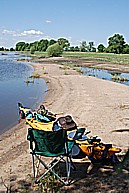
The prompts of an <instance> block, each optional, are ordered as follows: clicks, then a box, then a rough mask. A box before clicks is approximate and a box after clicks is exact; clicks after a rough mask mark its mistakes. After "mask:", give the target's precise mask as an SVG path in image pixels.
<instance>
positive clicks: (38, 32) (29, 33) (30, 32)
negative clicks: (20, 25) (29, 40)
mask: <svg viewBox="0 0 129 193" xmlns="http://www.w3.org/2000/svg"><path fill="white" fill-rule="evenodd" d="M23 34H25V35H42V34H43V32H41V31H36V30H34V29H32V30H28V31H24V32H23Z"/></svg>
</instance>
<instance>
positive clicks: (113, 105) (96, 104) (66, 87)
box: [0, 62, 129, 192]
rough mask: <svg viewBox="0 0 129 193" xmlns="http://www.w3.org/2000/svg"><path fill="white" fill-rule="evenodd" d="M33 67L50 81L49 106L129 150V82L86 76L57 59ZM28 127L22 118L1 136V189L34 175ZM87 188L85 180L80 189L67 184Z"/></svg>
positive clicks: (45, 103) (123, 150)
mask: <svg viewBox="0 0 129 193" xmlns="http://www.w3.org/2000/svg"><path fill="white" fill-rule="evenodd" d="M33 67H34V74H36V73H38V74H40V75H41V76H42V77H43V78H44V79H45V80H46V83H47V85H48V91H47V94H46V98H45V100H44V101H43V102H42V104H44V105H45V106H46V108H48V109H49V110H50V111H52V112H54V113H58V112H63V115H71V116H72V117H73V119H74V120H75V122H76V123H77V125H78V127H85V128H87V130H88V131H91V133H90V134H89V136H99V137H100V138H101V139H102V141H103V142H105V143H112V144H113V145H114V146H117V147H120V148H121V149H122V152H121V154H123V153H124V152H126V151H127V149H128V148H129V87H128V86H125V85H122V84H119V83H115V82H111V81H107V80H101V79H98V78H95V77H86V76H83V75H82V74H80V73H79V72H77V71H75V70H73V69H71V68H64V67H63V66H62V65H59V64H55V63H54V62H53V63H46V64H45V63H44V62H43V63H42V62H40V63H34V64H33ZM21 102H22V101H21ZM25 105H27V104H25ZM27 128H28V125H26V124H25V121H24V120H23V121H22V122H21V123H19V124H18V125H17V126H15V127H14V128H12V129H10V130H9V131H8V132H6V133H4V134H2V135H1V136H0V177H2V178H1V179H0V191H1V192H2V191H5V190H6V188H5V185H4V183H5V184H6V185H7V186H8V187H9V186H10V185H11V186H12V188H14V187H15V188H16V187H17V186H19V184H20V182H21V181H22V183H23V182H24V180H25V179H29V175H32V169H31V155H30V154H29V152H30V151H29V144H28V141H27V140H26V135H27ZM115 130H117V132H116V131H115ZM77 173H78V172H77ZM126 173H128V171H127V172H126ZM80 178H82V177H81V175H80ZM83 178H84V179H83V182H85V180H86V179H87V177H86V171H83ZM10 179H11V180H10ZM80 180H81V179H80ZM128 180H129V179H128ZM3 181H4V183H3ZM80 183H81V181H80ZM116 184H117V182H116ZM82 187H83V188H82ZM85 188H86V187H85V183H82V185H81V189H80V191H78V188H77V189H76V183H75V187H74V188H73V185H72V186H71V187H69V188H68V187H67V192H68V190H69V192H74V191H76V192H86V189H85ZM62 192H63V189H62ZM100 192H101V191H100ZM116 192H117V191H116Z"/></svg>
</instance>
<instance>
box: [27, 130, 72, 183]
mask: <svg viewBox="0 0 129 193" xmlns="http://www.w3.org/2000/svg"><path fill="white" fill-rule="evenodd" d="M27 139H28V140H29V142H30V150H31V152H30V153H31V154H32V166H33V173H34V181H35V182H36V183H38V182H40V180H41V179H42V178H44V177H45V175H46V174H47V173H48V172H51V173H53V174H54V175H55V176H56V177H57V178H58V179H59V180H60V181H61V182H63V184H64V185H68V184H69V183H70V179H69V178H70V171H71V168H73V169H75V167H74V165H73V163H72V159H71V158H72V154H71V152H72V149H73V147H74V144H75V142H74V141H69V140H68V139H67V133H66V130H63V129H61V130H58V131H55V132H53V131H43V130H37V129H33V128H29V129H28V135H27ZM45 157H49V158H53V159H52V160H51V161H50V163H49V164H48V163H45V160H46V159H45ZM35 159H37V160H38V165H37V166H35V165H36V162H35ZM47 161H48V159H47ZM61 161H65V164H66V180H65V179H63V177H61V176H59V174H58V173H57V172H56V169H55V166H56V165H57V164H58V163H59V162H61ZM41 164H42V166H43V167H44V172H43V173H42V174H40V175H39V166H40V165H41ZM35 167H36V169H35Z"/></svg>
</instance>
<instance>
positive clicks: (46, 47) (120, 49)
mask: <svg viewBox="0 0 129 193" xmlns="http://www.w3.org/2000/svg"><path fill="white" fill-rule="evenodd" d="M54 50H55V52H57V53H56V55H60V54H61V53H62V52H63V51H72V52H101V53H103V52H105V53H114V54H129V44H127V43H126V42H125V40H124V37H123V35H120V34H114V35H113V36H112V37H109V39H108V46H107V47H105V46H104V45H103V44H99V45H98V47H97V48H95V45H94V42H93V41H92V42H88V44H87V42H86V41H82V42H81V44H80V46H70V42H69V41H68V40H67V39H65V38H59V39H58V40H54V39H51V40H47V39H41V40H40V41H35V42H33V43H26V42H18V43H17V44H16V47H15V48H10V50H8V49H6V48H3V47H2V48H0V51H30V52H31V54H34V52H36V51H39V52H46V51H47V52H48V53H49V52H50V53H49V55H50V56H54V55H55V54H53V51H54Z"/></svg>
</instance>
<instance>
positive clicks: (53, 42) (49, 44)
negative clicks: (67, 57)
mask: <svg viewBox="0 0 129 193" xmlns="http://www.w3.org/2000/svg"><path fill="white" fill-rule="evenodd" d="M56 42H57V41H56V40H53V39H51V40H50V41H49V43H48V46H51V45H53V44H55V43H56Z"/></svg>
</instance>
